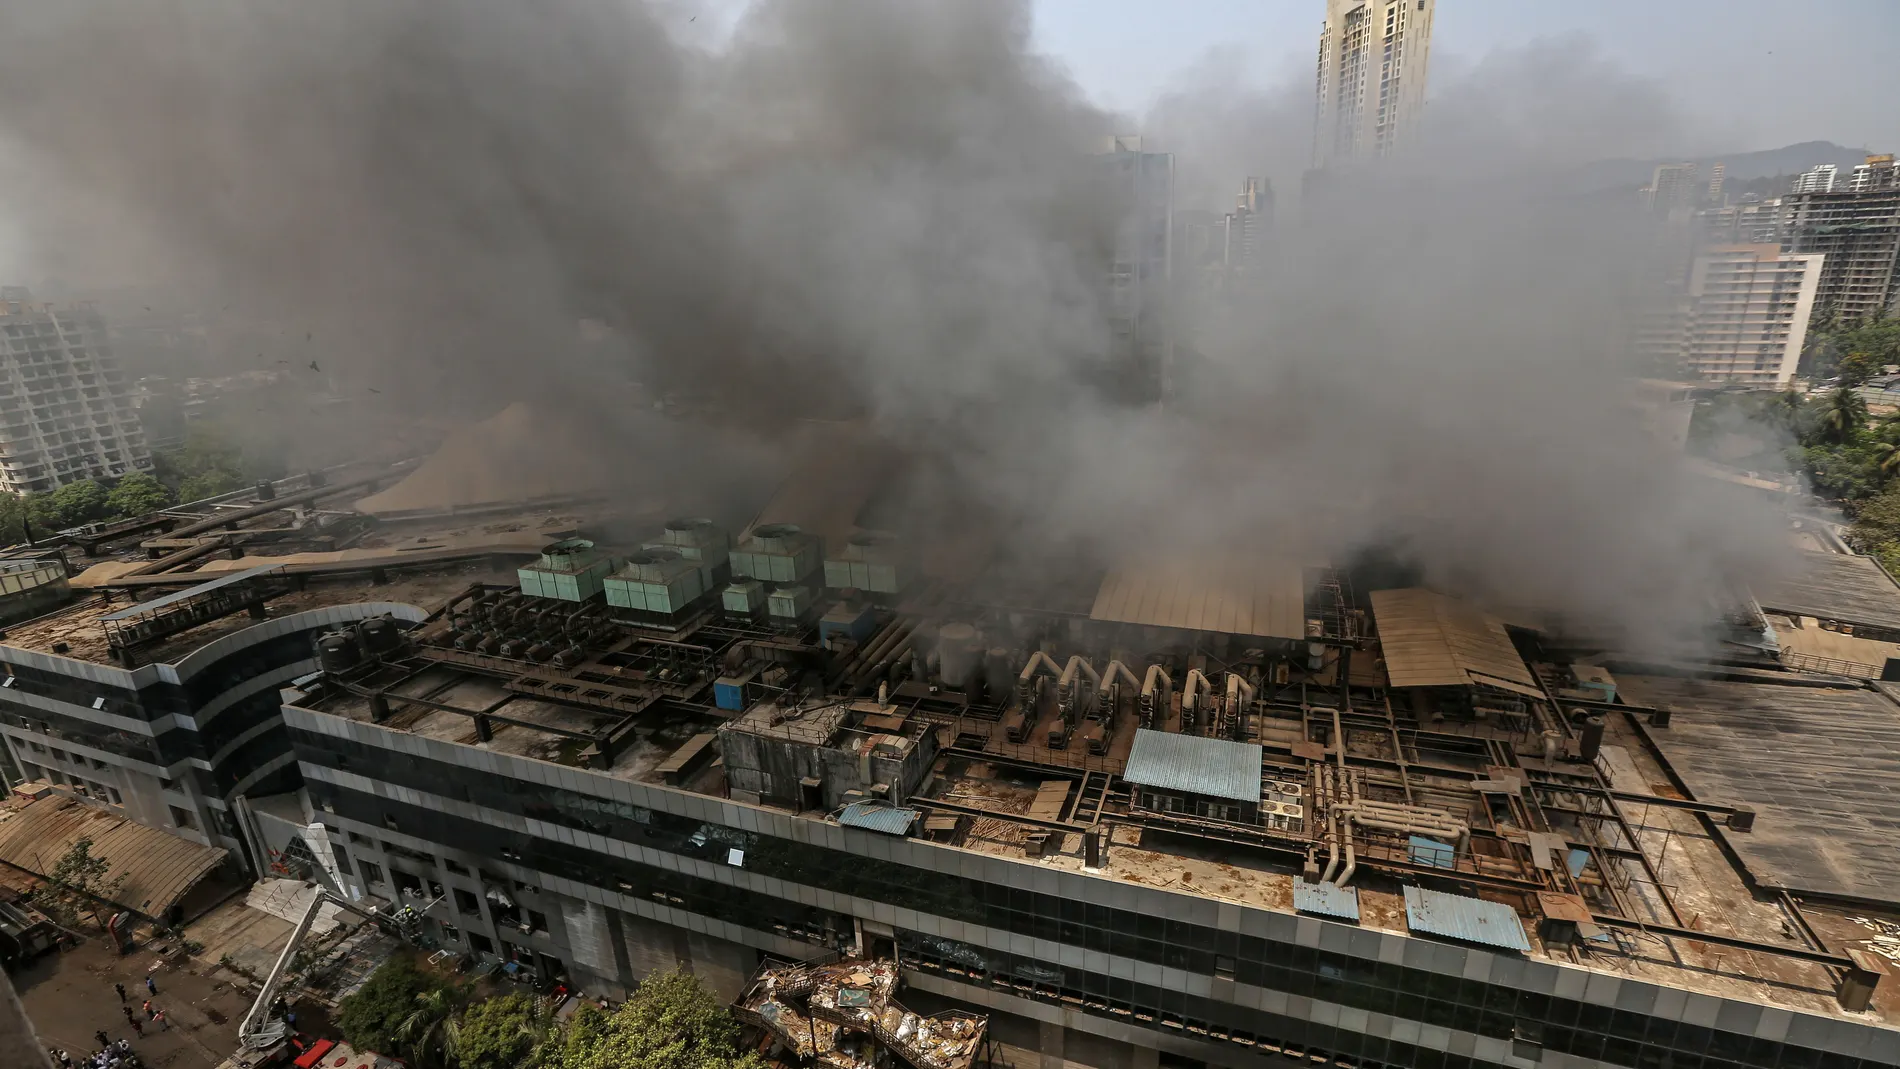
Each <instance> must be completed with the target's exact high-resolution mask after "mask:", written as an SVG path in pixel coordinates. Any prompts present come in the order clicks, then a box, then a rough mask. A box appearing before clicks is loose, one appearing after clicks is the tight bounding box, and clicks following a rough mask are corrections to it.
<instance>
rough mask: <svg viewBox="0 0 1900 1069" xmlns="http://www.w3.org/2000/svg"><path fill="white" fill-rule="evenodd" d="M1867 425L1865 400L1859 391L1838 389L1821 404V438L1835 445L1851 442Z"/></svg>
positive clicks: (1844, 387) (1846, 388)
mask: <svg viewBox="0 0 1900 1069" xmlns="http://www.w3.org/2000/svg"><path fill="white" fill-rule="evenodd" d="M1866 424H1867V399H1866V398H1864V397H1862V396H1861V395H1860V391H1858V390H1853V389H1849V388H1848V387H1846V386H1842V387H1839V388H1838V389H1835V390H1833V391H1832V392H1830V393H1829V394H1828V395H1827V399H1826V400H1825V401H1823V402H1822V404H1821V411H1820V429H1821V433H1822V437H1823V438H1825V439H1826V440H1827V441H1830V442H1834V443H1836V444H1840V443H1844V442H1847V441H1849V440H1851V439H1852V438H1853V437H1854V435H1855V433H1856V432H1858V431H1859V430H1860V429H1861V428H1862V427H1864V426H1866Z"/></svg>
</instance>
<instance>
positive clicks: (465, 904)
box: [455, 887, 482, 917]
mask: <svg viewBox="0 0 1900 1069" xmlns="http://www.w3.org/2000/svg"><path fill="white" fill-rule="evenodd" d="M455 911H456V912H457V913H460V914H462V915H463V916H465V917H479V916H481V915H482V904H481V901H480V900H479V899H477V898H476V897H475V896H474V895H473V894H470V893H469V892H467V891H464V890H462V889H461V888H460V887H457V888H456V889H455Z"/></svg>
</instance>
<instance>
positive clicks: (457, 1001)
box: [396, 986, 513, 1069]
mask: <svg viewBox="0 0 1900 1069" xmlns="http://www.w3.org/2000/svg"><path fill="white" fill-rule="evenodd" d="M466 997H467V993H466V992H464V991H463V990H461V989H460V988H457V987H448V986H437V987H431V988H428V989H427V990H424V991H420V992H418V993H417V994H416V997H415V1001H414V1003H413V1004H412V1005H411V1006H410V1008H409V1013H408V1014H407V1015H406V1016H404V1017H403V1019H402V1021H401V1022H400V1023H399V1024H397V1025H396V1042H397V1043H398V1044H399V1045H400V1046H399V1049H400V1050H401V1051H402V1052H403V1056H404V1057H405V1058H407V1059H408V1060H409V1062H410V1064H412V1065H418V1066H443V1065H453V1064H455V1062H456V1051H457V1050H458V1048H459V1046H460V1044H459V1031H460V1027H459V1025H458V1024H457V1023H456V1019H455V1011H456V1008H457V1007H458V1006H460V1005H461V1003H462V1000H463V999H464V998H466ZM506 1069H513V1067H512V1066H509V1067H506Z"/></svg>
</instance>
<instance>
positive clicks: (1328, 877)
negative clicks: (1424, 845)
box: [1182, 676, 1339, 883]
mask: <svg viewBox="0 0 1900 1069" xmlns="http://www.w3.org/2000/svg"><path fill="white" fill-rule="evenodd" d="M1189 685H1190V686H1192V685H1193V679H1192V676H1190V677H1189ZM1182 700H1183V701H1186V699H1182ZM1319 783H1320V790H1321V791H1322V792H1323V793H1324V794H1325V796H1326V797H1327V798H1328V799H1331V798H1332V786H1333V770H1332V769H1330V768H1321V769H1320V770H1319ZM1326 821H1327V824H1326V871H1325V872H1323V873H1321V874H1320V877H1319V882H1321V883H1331V882H1333V873H1334V872H1336V871H1337V870H1338V869H1339V810H1338V808H1337V807H1335V806H1333V805H1331V804H1328V805H1327V807H1326Z"/></svg>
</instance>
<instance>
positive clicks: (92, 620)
mask: <svg viewBox="0 0 1900 1069" xmlns="http://www.w3.org/2000/svg"><path fill="white" fill-rule="evenodd" d="M489 577H490V573H489V572H488V570H487V569H486V568H485V567H482V566H479V565H461V566H452V567H449V568H446V569H444V570H442V571H439V572H427V573H422V574H401V573H398V574H396V575H392V576H390V577H389V578H390V581H389V582H387V583H383V584H380V585H378V584H375V583H372V582H371V581H370V578H369V577H368V576H367V575H365V576H361V577H351V578H346V579H342V580H337V581H331V582H311V583H309V585H307V586H306V587H305V588H304V589H303V590H299V591H293V592H291V593H288V594H284V595H283V596H281V597H277V598H273V599H271V600H270V601H269V602H268V603H267V604H266V605H265V606H264V612H265V614H266V618H268V619H276V618H279V617H283V616H289V615H292V614H293V613H299V612H305V611H307V610H310V609H321V608H325V607H328V606H331V605H350V604H355V603H358V602H364V601H390V602H399V603H402V604H408V605H415V606H417V607H419V608H431V607H433V606H434V605H435V604H437V603H439V602H441V601H442V600H443V599H444V598H447V597H449V596H450V595H452V594H454V593H455V592H456V591H458V590H461V589H463V588H465V587H467V586H468V585H469V584H470V583H473V582H477V581H480V580H482V579H484V578H489ZM126 607H127V606H126V600H125V598H124V597H123V596H121V597H120V598H118V599H117V600H116V601H111V602H108V601H107V600H105V599H104V598H90V599H88V600H86V601H81V602H78V603H75V604H73V605H70V606H67V607H66V608H64V609H62V610H60V611H59V612H56V613H53V614H51V615H49V616H42V617H40V618H38V619H36V620H30V621H28V622H26V623H23V624H19V625H16V626H13V627H9V628H7V629H6V638H5V639H4V640H0V645H6V646H16V647H19V648H20V649H28V650H35V651H37V652H40V653H49V654H57V655H59V656H63V657H72V658H76V659H78V660H82V661H92V662H95V663H98V664H116V663H117V662H115V661H114V660H113V659H112V655H111V647H110V644H109V642H108V639H107V634H106V625H105V623H104V618H105V617H107V616H110V615H112V614H114V613H116V612H119V611H121V610H123V609H125V608H126ZM257 622H258V621H257V620H255V619H253V618H252V617H251V616H249V615H248V614H246V613H243V612H239V613H235V614H233V615H230V616H225V617H222V618H220V619H217V620H213V621H211V622H209V623H206V624H202V625H200V626H198V627H194V628H192V629H191V630H189V631H186V632H183V633H182V634H178V635H175V636H172V637H171V638H168V639H166V640H164V641H162V642H158V643H154V644H152V645H150V646H147V647H145V648H142V649H141V650H139V661H140V663H142V664H168V663H172V662H175V661H178V660H181V659H183V658H184V657H185V656H186V655H187V654H189V653H191V652H192V651H193V650H197V649H200V648H202V647H204V646H206V645H207V644H209V643H211V642H213V641H216V640H217V639H220V638H223V637H224V636H226V635H230V634H235V633H236V632H239V631H242V630H244V629H245V628H247V627H252V626H254V625H256V624H257ZM62 645H63V646H64V647H65V648H64V649H63V650H62V649H59V648H58V647H60V646H62Z"/></svg>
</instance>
